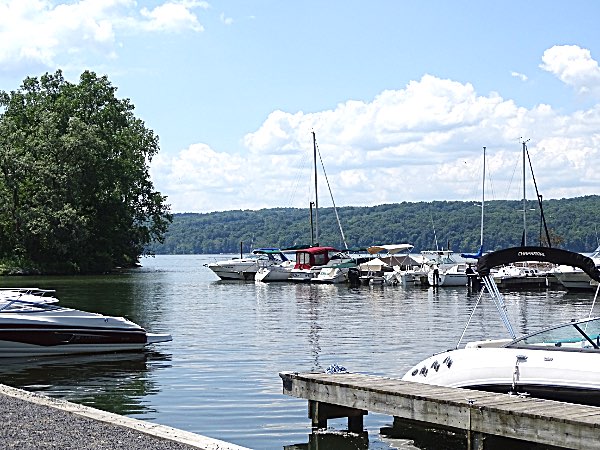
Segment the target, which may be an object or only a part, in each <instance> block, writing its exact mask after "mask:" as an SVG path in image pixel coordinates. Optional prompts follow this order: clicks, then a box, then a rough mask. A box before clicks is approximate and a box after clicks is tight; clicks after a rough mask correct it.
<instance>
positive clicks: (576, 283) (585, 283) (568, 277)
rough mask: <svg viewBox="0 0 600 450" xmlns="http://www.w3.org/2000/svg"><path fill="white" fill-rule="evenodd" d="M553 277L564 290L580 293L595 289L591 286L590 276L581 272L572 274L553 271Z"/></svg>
mask: <svg viewBox="0 0 600 450" xmlns="http://www.w3.org/2000/svg"><path fill="white" fill-rule="evenodd" d="M553 275H554V277H555V278H556V279H557V280H558V281H559V283H560V284H562V285H563V286H564V287H565V288H566V289H569V290H580V291H584V290H585V291H589V290H593V289H595V286H592V283H591V281H592V279H591V278H590V276H589V275H588V274H587V273H585V272H584V271H582V270H581V271H572V272H566V271H565V272H559V271H555V272H553Z"/></svg>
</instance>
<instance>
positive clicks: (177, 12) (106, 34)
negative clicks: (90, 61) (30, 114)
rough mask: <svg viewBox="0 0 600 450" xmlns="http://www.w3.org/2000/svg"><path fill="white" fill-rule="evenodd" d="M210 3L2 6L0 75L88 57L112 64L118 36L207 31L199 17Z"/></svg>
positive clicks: (25, 0)
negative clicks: (150, 6) (100, 57)
mask: <svg viewBox="0 0 600 450" xmlns="http://www.w3.org/2000/svg"><path fill="white" fill-rule="evenodd" d="M207 7H208V4H207V3H206V2H200V1H179V2H177V1H169V2H164V3H162V4H160V5H158V6H156V7H155V8H154V9H152V10H148V9H147V8H142V9H141V10H140V11H137V10H136V8H137V2H136V1H135V0H78V1H77V0H76V1H72V2H66V1H61V2H53V1H49V0H6V1H2V2H0V70H3V71H11V70H18V69H22V68H27V67H30V66H42V67H50V68H53V67H54V66H55V64H57V62H59V61H60V60H62V59H66V58H67V57H68V60H69V61H72V60H73V58H74V57H75V56H79V57H81V58H85V56H86V54H88V53H95V54H101V55H103V56H104V57H106V58H113V57H114V56H115V54H116V49H117V48H118V44H117V43H116V41H117V38H118V35H119V33H131V32H135V31H146V32H156V31H161V32H165V31H169V32H173V31H182V30H193V31H202V29H203V28H202V25H201V24H200V23H199V21H198V17H197V15H196V13H195V12H194V11H195V9H196V8H204V9H205V8H207Z"/></svg>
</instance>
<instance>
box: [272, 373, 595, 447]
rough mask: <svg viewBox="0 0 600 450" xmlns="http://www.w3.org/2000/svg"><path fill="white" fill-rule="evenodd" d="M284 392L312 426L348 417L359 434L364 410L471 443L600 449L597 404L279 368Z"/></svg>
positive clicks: (470, 444)
mask: <svg viewBox="0 0 600 450" xmlns="http://www.w3.org/2000/svg"><path fill="white" fill-rule="evenodd" d="M279 376H280V377H281V378H282V380H283V393H284V394H286V395H290V396H293V397H298V398H303V399H306V400H308V403H309V408H308V413H309V418H310V419H311V420H312V425H313V427H315V428H322V427H326V426H327V419H333V418H341V417H347V418H348V430H349V431H355V432H359V431H362V428H363V417H364V416H365V415H366V414H368V412H369V411H371V412H375V413H381V414H386V415H390V416H393V417H394V418H399V419H406V420H409V421H413V422H417V423H423V424H427V425H429V426H434V427H440V428H449V429H454V430H460V431H463V432H465V433H466V438H467V447H468V448H469V449H483V448H484V442H485V440H486V439H487V437H489V436H497V437H502V438H510V439H517V440H520V441H525V442H530V443H536V444H542V445H549V446H555V447H562V448H570V449H600V407H594V406H584V405H575V404H571V403H562V402H557V401H552V400H542V399H535V398H527V397H525V398H523V397H518V396H513V395H508V394H494V393H489V392H482V391H474V390H470V389H458V388H446V387H439V386H430V385H425V384H420V383H414V382H408V381H402V380H398V379H392V378H385V377H378V376H371V375H362V374H355V373H337V374H324V373H296V372H293V373H292V372H282V373H280V374H279Z"/></svg>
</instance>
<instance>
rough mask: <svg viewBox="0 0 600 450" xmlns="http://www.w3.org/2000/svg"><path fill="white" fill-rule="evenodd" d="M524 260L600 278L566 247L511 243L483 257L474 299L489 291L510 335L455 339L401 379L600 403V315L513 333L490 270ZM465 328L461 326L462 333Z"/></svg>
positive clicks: (586, 261)
mask: <svg viewBox="0 0 600 450" xmlns="http://www.w3.org/2000/svg"><path fill="white" fill-rule="evenodd" d="M528 260H539V261H546V262H550V263H554V264H566V265H569V266H574V267H579V268H581V269H582V270H583V271H585V272H586V273H587V274H588V275H589V276H590V277H591V278H592V279H594V280H600V271H599V270H598V269H597V268H596V266H595V264H594V262H593V260H591V259H590V258H588V257H586V256H583V255H580V254H578V253H573V252H568V251H566V250H559V249H550V248H546V247H516V248H510V249H505V250H501V251H498V252H493V253H490V254H488V255H485V256H483V257H482V258H481V259H480V260H479V262H478V266H477V269H478V273H479V274H480V276H481V278H482V281H483V283H484V286H485V288H484V289H482V290H481V293H480V297H479V300H478V302H477V303H479V301H480V300H481V298H482V296H483V295H484V294H485V292H488V293H489V295H490V296H491V298H492V300H493V301H494V302H495V304H496V307H497V309H498V311H499V313H500V315H501V318H502V321H503V323H504V325H505V327H506V329H507V330H508V332H509V335H510V338H508V339H493V340H482V341H476V342H470V343H468V344H466V345H465V346H464V347H462V348H459V345H460V341H459V345H457V346H456V348H455V349H453V350H448V351H445V352H442V353H438V354H435V355H433V356H431V357H429V358H427V359H425V360H424V361H422V362H420V363H418V364H417V365H415V366H414V367H412V368H411V369H410V370H409V371H408V372H407V373H406V375H404V377H403V379H404V380H406V381H415V382H419V383H425V384H431V385H439V386H449V387H461V388H472V389H479V390H486V391H492V392H505V393H507V392H510V393H515V394H529V395H531V396H534V397H540V398H549V399H555V400H562V401H570V402H581V403H587V404H594V405H600V317H595V318H583V319H579V320H572V321H570V322H567V323H562V324H559V325H555V326H550V327H547V328H545V329H543V330H541V331H537V332H535V333H531V334H527V335H525V336H522V337H517V336H516V335H515V333H514V331H513V328H512V325H511V322H510V320H509V318H508V315H507V312H506V305H505V303H504V299H503V297H502V295H501V294H500V291H499V290H498V288H497V286H496V284H495V282H494V281H493V279H492V278H491V277H490V270H491V269H492V268H493V267H496V266H498V265H501V264H506V263H508V262H511V261H528ZM472 317H473V314H471V316H470V317H469V319H468V322H467V326H468V324H469V322H470V320H471V318H472ZM465 331H466V327H465V329H464V330H463V336H464V333H465ZM461 339H462V336H461Z"/></svg>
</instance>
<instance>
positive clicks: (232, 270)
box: [205, 248, 288, 280]
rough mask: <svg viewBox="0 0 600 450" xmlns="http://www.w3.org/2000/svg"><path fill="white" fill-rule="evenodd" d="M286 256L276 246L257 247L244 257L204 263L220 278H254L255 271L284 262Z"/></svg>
mask: <svg viewBox="0 0 600 450" xmlns="http://www.w3.org/2000/svg"><path fill="white" fill-rule="evenodd" d="M287 260H288V258H287V257H286V256H285V255H284V253H283V252H282V251H281V250H280V249H278V248H257V249H256V250H253V251H252V255H251V256H248V257H246V258H244V257H240V258H231V259H227V260H223V261H216V262H213V263H210V264H205V266H206V267H208V268H209V269H210V270H212V271H213V272H214V273H215V274H216V275H217V276H218V277H219V278H220V279H221V280H254V277H255V275H256V272H257V271H258V270H259V269H261V268H263V267H271V266H276V265H280V264H282V263H284V262H285V261H287Z"/></svg>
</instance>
